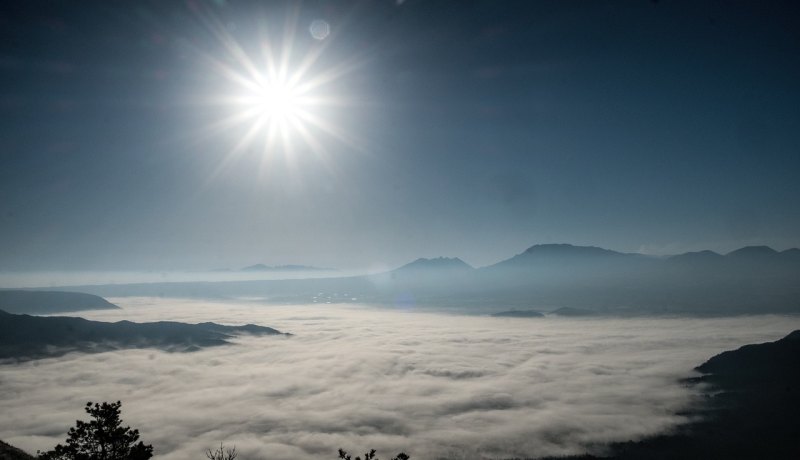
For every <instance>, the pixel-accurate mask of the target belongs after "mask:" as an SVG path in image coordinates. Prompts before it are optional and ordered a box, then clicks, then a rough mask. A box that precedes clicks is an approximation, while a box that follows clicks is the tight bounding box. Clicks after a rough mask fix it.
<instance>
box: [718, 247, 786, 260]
mask: <svg viewBox="0 0 800 460" xmlns="http://www.w3.org/2000/svg"><path fill="white" fill-rule="evenodd" d="M776 254H778V251H776V250H774V249H772V248H771V247H769V246H745V247H743V248H739V249H737V250H735V251H731V252H729V253H727V254H725V257H736V258H742V257H770V256H774V255H776Z"/></svg>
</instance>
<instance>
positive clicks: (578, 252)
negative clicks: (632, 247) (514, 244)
mask: <svg viewBox="0 0 800 460" xmlns="http://www.w3.org/2000/svg"><path fill="white" fill-rule="evenodd" d="M523 254H531V255H537V256H548V257H552V256H555V257H566V256H618V255H623V253H621V252H617V251H612V250H610V249H603V248H598V247H597V246H574V245H571V244H565V243H560V244H535V245H533V246H531V247H529V248H528V249H526V250H525V252H524V253H523Z"/></svg>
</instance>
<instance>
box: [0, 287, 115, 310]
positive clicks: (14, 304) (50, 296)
mask: <svg viewBox="0 0 800 460" xmlns="http://www.w3.org/2000/svg"><path fill="white" fill-rule="evenodd" d="M111 309H119V307H118V306H116V305H114V304H113V303H111V302H109V301H107V300H106V299H104V298H102V297H99V296H96V295H92V294H85V293H83V292H60V291H25V290H5V289H2V290H0V310H4V311H6V312H8V313H29V314H48V313H64V312H71V311H81V310H111Z"/></svg>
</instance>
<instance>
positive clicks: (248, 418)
mask: <svg viewBox="0 0 800 460" xmlns="http://www.w3.org/2000/svg"><path fill="white" fill-rule="evenodd" d="M111 300H112V301H113V302H115V303H117V304H118V305H120V306H122V307H123V309H122V310H117V311H97V312H85V313H82V314H81V316H84V317H87V318H89V319H96V320H108V321H117V320H121V319H129V320H133V321H155V320H177V321H185V322H203V321H215V322H221V323H226V324H243V323H256V324H261V325H265V326H271V327H275V328H277V329H279V330H281V331H285V332H291V333H293V334H294V335H293V336H291V337H282V336H281V337H242V338H240V339H237V340H236V343H235V344H234V345H230V346H223V347H216V348H210V349H205V350H202V351H199V352H194V353H165V352H162V351H158V350H126V351H117V352H108V353H100V354H91V355H86V354H77V353H76V354H70V355H67V356H65V357H61V358H57V359H46V360H38V361H31V362H27V363H23V364H16V365H5V366H2V367H0V413H1V414H3V416H2V417H1V418H0V439H3V440H5V441H6V442H9V443H11V444H13V445H16V446H18V447H21V448H23V449H26V450H28V451H30V452H35V451H36V450H37V449H42V450H45V449H49V448H52V447H53V446H54V445H55V444H56V443H58V442H61V441H63V440H64V438H65V434H66V431H67V429H68V428H69V427H70V426H72V425H74V423H75V420H76V419H77V418H81V419H83V418H84V415H85V414H84V413H83V406H84V404H85V403H86V402H87V401H116V400H121V401H122V402H123V405H122V409H123V413H122V415H123V420H124V421H125V423H126V424H129V425H131V426H132V427H134V428H138V429H139V430H140V432H141V436H142V439H143V440H144V441H145V442H147V443H152V444H153V445H154V447H155V453H156V455H157V457H158V458H163V459H165V460H167V459H169V460H188V459H203V458H205V456H204V451H205V449H207V448H213V447H215V446H218V445H219V443H220V442H224V443H225V444H226V445H228V446H233V445H235V446H236V449H237V451H238V452H239V459H242V460H247V459H273V460H281V459H297V458H331V459H333V458H335V457H336V450H337V449H338V448H339V447H342V448H344V449H346V450H349V451H358V452H359V453H361V452H363V451H364V450H366V449H369V448H375V449H378V453H379V456H380V457H381V458H390V457H391V456H392V455H394V454H396V453H398V452H400V451H405V452H406V453H409V454H411V456H412V458H414V459H420V460H422V459H435V458H455V459H458V458H470V459H472V458H496V459H499V458H509V457H536V456H542V455H561V454H574V453H581V452H586V451H587V450H588V451H591V452H599V451H601V449H602V446H603V444H605V443H608V442H610V441H625V440H629V439H639V438H641V437H644V436H647V435H651V434H654V433H659V432H665V431H669V430H670V429H673V428H674V427H675V426H676V425H677V424H680V423H682V422H685V421H686V420H685V418H684V417H682V416H678V415H675V414H676V412H679V411H681V410H682V409H685V408H686V407H688V406H689V405H691V404H692V403H695V402H697V401H696V398H697V394H698V389H697V388H691V387H687V386H685V385H682V384H681V383H680V381H679V380H680V379H682V378H685V377H688V376H690V375H692V368H693V367H694V366H696V365H699V364H701V363H702V362H704V361H705V360H706V359H708V358H709V357H711V356H712V355H714V354H716V353H719V352H721V351H723V350H728V349H733V348H736V347H738V346H741V345H744V344H747V343H755V342H764V341H771V340H776V339H778V338H781V337H783V336H784V335H786V334H788V333H789V332H791V331H792V330H793V329H798V328H800V318H798V317H781V316H748V317H735V318H704V319H698V318H657V319H653V318H634V319H608V318H605V319H597V318H593V319H588V318H555V317H548V318H491V317H477V316H462V315H454V314H440V313H430V312H417V311H413V310H403V311H392V310H386V309H375V308H369V307H364V306H353V305H325V306H320V305H308V306H280V307H279V306H268V305H259V304H256V303H252V302H251V303H247V302H228V303H214V302H204V301H194V300H192V301H189V300H174V299H152V298H138V299H131V298H126V299H111Z"/></svg>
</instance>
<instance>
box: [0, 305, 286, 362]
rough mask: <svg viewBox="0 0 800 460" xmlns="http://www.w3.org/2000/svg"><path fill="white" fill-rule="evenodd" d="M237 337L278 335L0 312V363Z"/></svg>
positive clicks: (177, 347) (252, 329)
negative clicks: (74, 352)
mask: <svg viewBox="0 0 800 460" xmlns="http://www.w3.org/2000/svg"><path fill="white" fill-rule="evenodd" d="M239 334H251V335H278V334H281V332H279V331H277V330H275V329H273V328H270V327H263V326H256V325H253V324H247V325H244V326H224V325H221V324H216V323H201V324H186V323H178V322H172V321H160V322H155V323H133V322H130V321H119V322H116V323H105V322H100V321H89V320H86V319H83V318H73V317H66V316H64V317H60V316H51V317H38V316H29V315H15V314H11V313H8V312H5V311H2V310H0V359H17V360H19V359H34V358H42V357H48V356H59V355H62V354H64V353H68V352H71V351H83V352H99V351H108V350H115V349H122V348H162V349H166V350H169V351H193V350H196V349H198V348H199V347H209V346H218V345H225V344H228V343H229V339H231V338H232V337H234V336H236V335H239Z"/></svg>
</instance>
